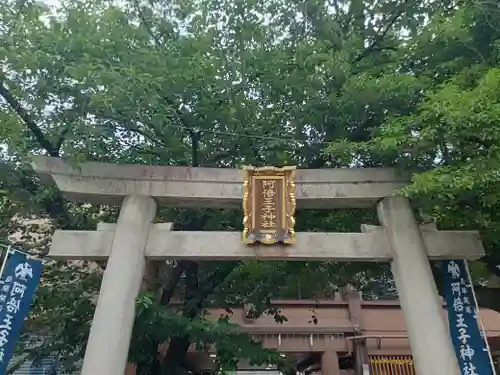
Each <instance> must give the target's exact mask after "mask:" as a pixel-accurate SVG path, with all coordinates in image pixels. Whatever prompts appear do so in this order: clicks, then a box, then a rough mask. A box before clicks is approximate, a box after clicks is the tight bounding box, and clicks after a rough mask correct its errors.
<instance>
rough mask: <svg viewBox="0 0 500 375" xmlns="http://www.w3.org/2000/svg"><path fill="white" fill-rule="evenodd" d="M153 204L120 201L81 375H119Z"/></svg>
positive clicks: (134, 198)
mask: <svg viewBox="0 0 500 375" xmlns="http://www.w3.org/2000/svg"><path fill="white" fill-rule="evenodd" d="M155 214H156V203H155V201H154V200H153V199H152V198H151V197H148V196H139V195H132V196H129V197H126V198H125V199H124V201H123V204H122V208H121V211H120V216H119V217H118V223H117V225H116V230H115V236H114V239H113V244H112V247H111V254H110V256H109V260H108V264H107V267H106V271H105V272H104V277H103V280H102V284H101V291H100V293H99V300H98V302H97V307H96V310H95V314H94V320H93V322H92V327H91V329H90V336H89V340H88V344H87V349H86V352H85V359H84V362H83V368H82V372H81V374H82V375H123V374H124V373H125V368H126V363H127V355H128V350H129V346H130V337H131V335H132V328H133V324H134V316H135V300H136V298H137V295H138V293H139V288H140V286H141V283H142V278H143V276H144V268H145V258H144V248H145V245H146V241H147V237H148V233H149V229H150V226H151V222H152V221H153V219H154V217H155Z"/></svg>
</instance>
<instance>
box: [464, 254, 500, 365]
mask: <svg viewBox="0 0 500 375" xmlns="http://www.w3.org/2000/svg"><path fill="white" fill-rule="evenodd" d="M463 262H464V264H465V270H466V271H467V277H468V278H469V283H470V289H471V291H472V298H474V305H475V307H476V316H477V322H478V323H479V329H480V330H481V331H482V332H483V340H484V343H485V344H486V350H487V351H488V357H489V358H490V366H491V370H492V371H493V375H496V373H497V372H496V370H495V363H494V362H493V356H492V355H491V348H490V344H489V343H488V335H487V334H486V331H485V329H484V325H483V320H482V319H481V315H480V314H479V304H478V303H477V298H476V292H475V291H474V285H473V284H472V277H471V276H470V271H469V262H467V259H464V260H463Z"/></svg>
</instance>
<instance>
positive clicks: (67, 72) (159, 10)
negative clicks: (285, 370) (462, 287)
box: [0, 0, 500, 374]
mask: <svg viewBox="0 0 500 375" xmlns="http://www.w3.org/2000/svg"><path fill="white" fill-rule="evenodd" d="M499 21H500V8H499V5H498V4H497V3H496V2H495V1H491V2H488V1H482V2H478V1H473V0H463V1H458V0H457V1H454V0H419V1H408V0H331V1H319V0H306V1H298V0H291V1H282V0H266V1H263V0H218V1H213V0H174V1H170V2H165V1H162V0H153V1H150V2H147V3H140V2H138V1H136V0H135V1H122V2H120V3H119V4H118V3H113V2H109V1H101V0H88V1H60V2H58V3H57V4H56V5H52V6H49V5H48V4H46V3H43V2H37V1H30V0H26V1H13V0H6V1H4V2H3V3H2V5H1V6H0V33H1V35H2V39H3V40H4V43H3V44H2V45H1V46H0V58H1V65H0V69H1V70H0V123H1V124H2V125H1V126H0V144H2V145H3V146H2V152H1V155H0V156H1V167H0V171H1V174H0V185H1V186H0V193H1V197H2V201H1V206H0V208H1V210H0V213H1V215H0V220H1V225H0V234H1V235H2V237H3V238H7V237H8V236H9V235H10V234H12V233H14V232H19V231H21V232H22V233H23V237H22V238H21V239H18V240H17V242H16V243H15V245H16V246H22V247H23V248H25V249H26V250H30V251H33V252H35V251H36V252H39V253H40V254H42V255H44V254H46V252H47V248H48V247H47V243H48V237H47V236H48V235H49V234H50V233H51V231H52V230H53V229H54V228H64V229H87V228H95V225H96V223H97V222H98V221H101V220H102V221H114V220H116V217H117V212H118V208H117V207H96V206H89V205H80V204H74V203H70V202H67V201H66V200H65V199H64V198H63V197H62V196H61V195H60V194H59V192H58V191H56V190H55V189H53V188H51V187H48V186H45V185H43V184H41V182H40V181H39V180H38V179H37V177H36V176H34V175H33V173H32V172H31V170H30V168H29V160H30V157H31V156H32V155H37V154H47V155H51V156H54V157H64V158H68V159H71V160H75V161H85V160H96V161H105V162H111V163H137V164H162V165H193V166H197V165H200V166H207V167H221V168H224V167H238V166H240V165H242V164H253V165H286V164H288V165H298V166H299V167H300V168H334V167H350V166H396V167H400V168H405V169H409V170H411V171H412V172H413V181H412V184H411V185H409V186H408V188H407V189H406V190H405V191H404V193H405V194H407V195H408V196H410V197H411V198H412V199H413V200H414V201H415V202H417V203H418V207H419V212H420V214H421V217H422V220H434V221H436V222H437V224H438V225H439V226H440V227H442V228H453V229H460V228H464V229H467V228H472V229H479V230H481V232H482V234H483V239H484V241H485V244H486V247H487V253H488V254H487V256H486V257H485V258H484V259H482V260H481V262H476V263H474V264H473V265H472V266H473V271H474V278H475V280H476V282H477V284H478V285H477V288H476V291H477V294H478V298H479V300H480V303H481V304H482V305H484V306H488V307H492V308H495V309H497V310H500V305H499V301H500V298H498V290H499V289H498V286H499V284H498V277H499V276H500V269H499V268H498V265H499V264H500V253H499V252H498V251H497V250H496V246H497V244H498V243H499V242H500V232H499V230H500V217H499V216H498V212H500V210H499V208H500V207H499V205H500V195H499V193H497V189H496V187H497V185H498V183H497V182H498V178H499V177H498V176H500V174H499V166H500V163H499V161H500V159H499V151H498V147H499V141H500V131H499V129H498V128H497V126H498V121H499V120H498V118H499V116H498V115H499V114H500V105H499V103H500V70H499V69H500V68H499V59H500V29H498V27H497V26H496V25H497V24H500V22H499ZM497 132H498V134H497ZM28 218H39V219H40V218H41V219H46V220H48V221H50V223H51V225H50V226H43V225H38V224H27V222H26V219H28ZM157 221H160V222H167V221H172V222H174V223H175V226H176V227H177V228H178V229H182V230H240V229H241V213H240V212H237V211H234V210H208V209H204V210H192V209H168V208H165V209H161V210H160V211H159V213H158V217H157ZM361 223H367V224H376V218H375V214H374V212H373V211H371V210H336V211H328V212H326V211H325V212H323V211H316V212H314V211H305V212H301V211H299V212H298V214H297V230H299V231H319V230H321V231H359V225H360V224H361ZM36 233H39V234H40V235H41V237H40V238H41V240H40V238H38V237H36V238H35V237H34V235H35V234H36ZM104 266H105V265H100V266H94V265H92V264H84V263H78V264H70V263H62V262H49V263H48V264H47V266H46V271H45V274H44V280H43V282H42V283H41V286H40V288H39V292H38V294H37V297H36V301H35V304H34V309H33V311H32V313H31V319H30V321H29V324H28V326H27V328H26V332H27V333H30V332H38V333H40V332H41V333H44V334H46V336H44V337H46V338H44V339H43V345H42V347H43V350H40V349H38V350H37V351H36V354H37V355H38V356H41V355H44V354H46V353H57V354H58V355H59V356H60V357H61V358H64V361H63V362H62V363H61V366H62V367H64V368H66V369H69V368H71V367H73V366H75V365H77V363H78V361H79V360H80V359H81V358H82V355H83V350H84V347H85V341H86V337H87V334H88V329H89V322H90V321H91V319H92V314H93V309H94V303H93V301H94V300H93V299H94V297H95V293H96V291H97V290H98V285H99V282H100V275H101V272H102V267H104ZM158 268H159V269H158V285H154V286H152V287H151V290H150V291H149V292H148V293H145V294H143V295H142V296H141V298H140V299H139V300H138V309H137V321H136V325H135V331H134V338H133V340H132V348H131V353H130V359H131V361H134V362H135V363H137V364H138V372H139V373H140V374H152V373H155V374H156V373H169V374H170V373H179V374H181V373H185V372H186V371H192V370H193V369H192V368H190V365H189V363H186V362H185V361H184V357H185V353H186V351H187V349H188V347H189V344H190V343H193V342H194V343H198V344H199V346H200V347H203V346H206V345H207V344H211V343H214V344H215V347H216V349H217V353H218V357H217V358H218V360H219V361H220V363H219V365H220V369H221V370H226V369H231V368H232V367H233V366H234V363H235V360H236V359H238V358H240V357H242V356H243V357H250V358H251V359H252V360H254V361H255V362H257V363H276V364H278V365H280V366H282V365H284V364H283V363H281V362H282V360H281V357H279V355H278V353H274V352H272V351H266V350H263V349H262V348H260V347H259V345H257V344H255V343H253V342H251V340H249V338H248V337H247V336H245V335H242V334H239V333H237V330H236V329H235V327H233V326H232V325H231V324H230V323H229V322H228V321H227V319H226V318H224V317H223V318H221V319H220V320H219V321H217V322H208V321H207V320H205V318H204V309H205V308H206V307H209V306H218V307H224V308H228V309H229V308H230V307H231V306H234V305H237V304H242V303H252V304H253V305H254V306H255V309H256V312H257V313H261V312H263V311H267V312H268V313H270V314H274V315H275V316H276V319H277V320H279V319H284V318H286V317H282V316H280V314H279V311H274V310H272V309H271V310H270V309H269V308H270V305H269V303H270V300H271V298H276V297H278V298H297V297H299V296H300V297H302V298H319V297H329V296H332V295H333V293H334V292H335V291H336V290H337V288H338V287H339V286H340V285H343V284H345V283H347V282H349V283H352V284H354V285H355V286H356V287H357V288H359V289H360V290H362V291H364V293H365V295H366V297H367V298H376V297H383V296H390V297H394V290H393V288H391V287H387V285H389V286H390V285H392V284H391V281H390V280H391V279H390V273H389V271H388V269H387V267H386V265H365V264H332V263H313V262H301V263H278V262H265V263H263V262H243V263H242V262H224V263H221V262H187V261H186V262H172V263H169V264H166V265H164V266H162V267H158ZM495 296H496V297H495ZM175 298H182V301H183V302H182V304H181V305H180V307H178V306H177V305H176V306H177V307H173V305H172V304H171V302H172V300H173V299H175ZM148 322H149V323H151V324H149V323H148ZM153 323H154V324H153ZM152 326H154V329H152V328H151V327H152ZM166 340H169V346H168V350H167V353H166V356H165V358H164V359H161V360H160V359H159V358H158V356H157V347H158V345H159V344H161V343H162V342H164V341H166ZM20 350H21V351H23V352H25V353H28V354H29V355H34V353H35V351H33V350H30V349H29V348H27V347H21V348H20Z"/></svg>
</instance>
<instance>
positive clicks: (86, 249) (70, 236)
mask: <svg viewBox="0 0 500 375" xmlns="http://www.w3.org/2000/svg"><path fill="white" fill-rule="evenodd" d="M169 227H170V223H165V224H153V225H152V228H151V231H150V233H149V237H148V241H147V245H146V250H145V255H146V257H147V258H148V259H155V260H168V259H170V260H172V259H191V260H193V259H198V260H214V259H218V260H234V259H248V258H255V259H267V260H309V259H310V260H317V261H322V260H337V261H364V262H374V261H390V260H391V259H392V252H391V250H390V246H389V242H388V241H387V236H386V235H385V233H384V232H383V230H382V229H381V228H379V227H371V229H370V230H371V232H370V233H312V232H303V233H298V234H297V243H296V244H295V245H292V246H279V245H278V246H264V245H261V246H258V245H255V246H254V245H252V246H248V245H243V244H241V233H238V232H175V231H174V232H170V231H168V230H165V228H167V229H168V228H169ZM103 228H107V229H108V230H103ZM113 230H114V226H113V224H100V225H99V230H97V231H60V230H58V231H56V232H55V233H54V236H53V239H52V245H51V249H50V253H49V255H50V256H51V257H53V258H54V259H84V260H103V259H106V258H107V257H108V256H109V254H110V249H111V244H112V243H113V236H114V234H113ZM422 236H423V238H424V242H425V244H426V248H427V249H428V250H427V251H428V255H429V258H430V259H450V258H456V259H458V258H466V259H478V258H480V257H482V256H483V255H484V249H483V247H482V244H481V240H480V237H479V234H478V233H477V232H453V231H450V232H448V231H442V232H441V231H423V233H422Z"/></svg>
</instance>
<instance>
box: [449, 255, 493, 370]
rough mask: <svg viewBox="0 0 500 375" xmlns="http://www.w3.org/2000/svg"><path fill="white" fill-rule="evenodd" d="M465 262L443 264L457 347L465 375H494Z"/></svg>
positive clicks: (452, 332) (452, 329)
mask: <svg viewBox="0 0 500 375" xmlns="http://www.w3.org/2000/svg"><path fill="white" fill-rule="evenodd" d="M465 262H466V260H444V261H442V263H441V267H442V273H443V279H444V297H445V300H446V307H447V310H448V320H449V324H450V334H451V338H452V341H453V346H454V347H455V353H456V355H457V358H458V362H459V365H460V370H461V371H462V375H494V372H493V369H492V364H491V361H490V355H489V353H488V347H487V345H486V337H483V332H482V331H481V328H480V326H479V317H478V314H479V312H478V311H477V306H476V301H475V297H474V291H473V290H472V282H471V280H470V278H469V272H468V270H467V264H466V263H465Z"/></svg>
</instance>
